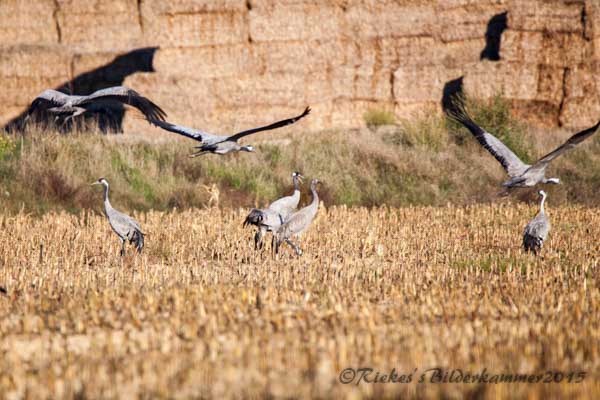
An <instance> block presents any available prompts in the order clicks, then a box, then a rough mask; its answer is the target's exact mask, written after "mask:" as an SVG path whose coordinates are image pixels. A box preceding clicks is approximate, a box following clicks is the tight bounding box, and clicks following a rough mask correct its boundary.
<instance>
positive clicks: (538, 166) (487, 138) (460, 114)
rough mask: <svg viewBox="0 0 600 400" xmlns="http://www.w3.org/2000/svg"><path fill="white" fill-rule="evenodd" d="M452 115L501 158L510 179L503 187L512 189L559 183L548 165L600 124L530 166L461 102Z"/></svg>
mask: <svg viewBox="0 0 600 400" xmlns="http://www.w3.org/2000/svg"><path fill="white" fill-rule="evenodd" d="M449 116H450V117H451V118H452V119H454V120H455V121H457V122H459V123H461V124H462V125H463V126H465V127H466V128H467V129H468V130H469V131H470V132H471V133H472V134H473V136H475V138H476V139H477V140H478V141H479V143H480V144H481V145H482V146H483V147H484V148H485V149H486V150H487V151H489V152H490V153H491V154H492V155H493V156H494V157H495V158H496V160H498V162H499V163H500V164H501V165H502V167H503V168H504V170H505V171H506V173H507V174H508V176H509V178H510V179H509V180H507V181H506V182H504V183H503V186H505V187H507V188H509V189H510V188H516V187H531V186H535V185H537V184H539V183H552V184H558V183H560V180H559V179H558V178H546V168H547V167H548V165H549V164H550V162H551V161H552V160H554V159H555V158H557V157H558V156H560V155H561V154H563V153H564V152H566V151H567V150H570V149H572V148H574V147H575V146H576V145H578V144H579V143H581V142H583V141H584V140H585V139H587V138H589V137H590V136H592V135H593V134H594V133H596V130H597V129H598V127H599V126H600V121H598V123H596V125H594V126H592V127H591V128H588V129H585V130H583V131H581V132H579V133H576V134H575V135H573V136H571V137H570V138H569V139H568V140H567V141H566V142H565V143H563V144H562V145H561V146H559V147H557V148H556V149H555V150H554V151H552V152H550V153H548V154H546V155H545V156H543V157H542V158H540V159H539V160H537V161H536V162H535V163H533V165H528V164H525V163H524V162H523V161H521V159H520V158H519V157H518V156H517V155H516V154H515V153H513V152H512V151H511V150H510V149H509V148H508V147H507V146H506V145H505V144H504V143H502V141H500V140H499V139H498V138H496V137H495V136H494V135H492V134H491V133H489V132H487V131H485V130H484V129H483V128H481V127H480V126H478V125H477V124H476V123H475V122H474V121H473V120H472V119H471V117H470V116H469V115H468V114H467V112H466V111H465V109H464V107H463V106H462V105H456V107H455V108H454V109H453V110H452V111H449Z"/></svg>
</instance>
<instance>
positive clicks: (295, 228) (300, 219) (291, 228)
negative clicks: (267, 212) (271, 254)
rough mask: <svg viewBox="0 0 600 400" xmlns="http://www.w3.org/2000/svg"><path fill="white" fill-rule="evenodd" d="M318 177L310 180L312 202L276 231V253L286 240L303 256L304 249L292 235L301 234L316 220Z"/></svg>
mask: <svg viewBox="0 0 600 400" xmlns="http://www.w3.org/2000/svg"><path fill="white" fill-rule="evenodd" d="M318 183H319V180H318V179H313V180H312V181H311V182H310V191H311V192H312V196H313V198H312V202H311V203H310V204H309V205H308V206H306V207H304V208H302V209H300V210H298V211H296V212H295V213H293V214H292V215H290V217H289V218H288V219H287V220H286V221H285V222H284V223H283V225H281V227H279V229H278V230H277V232H276V233H275V253H279V246H280V245H281V243H283V242H286V243H287V244H289V245H290V246H292V248H293V249H294V251H295V252H296V255H298V256H301V255H302V250H301V249H300V247H298V245H296V244H295V243H294V242H292V241H291V238H292V237H297V236H300V235H301V234H302V233H303V232H304V231H305V230H306V229H308V227H309V226H310V224H311V223H312V222H313V221H314V219H315V217H316V216H317V211H318V210H319V195H318V193H317V184H318Z"/></svg>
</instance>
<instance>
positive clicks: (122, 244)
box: [119, 238, 125, 257]
mask: <svg viewBox="0 0 600 400" xmlns="http://www.w3.org/2000/svg"><path fill="white" fill-rule="evenodd" d="M119 240H121V257H123V256H124V255H125V239H123V238H119Z"/></svg>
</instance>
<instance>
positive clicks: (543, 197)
mask: <svg viewBox="0 0 600 400" xmlns="http://www.w3.org/2000/svg"><path fill="white" fill-rule="evenodd" d="M545 201H546V195H545V194H543V195H542V201H541V202H540V214H544V202H545Z"/></svg>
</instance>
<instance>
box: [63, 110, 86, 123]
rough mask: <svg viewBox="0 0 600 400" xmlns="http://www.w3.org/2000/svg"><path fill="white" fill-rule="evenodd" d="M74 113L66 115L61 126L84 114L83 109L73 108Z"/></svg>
mask: <svg viewBox="0 0 600 400" xmlns="http://www.w3.org/2000/svg"><path fill="white" fill-rule="evenodd" d="M74 110H75V112H74V113H73V114H71V115H68V116H67V117H66V118H65V119H64V120H63V123H62V125H65V124H66V123H67V122H69V121H70V120H72V119H73V117H77V116H78V115H81V114H83V113H84V112H85V108H82V107H74Z"/></svg>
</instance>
